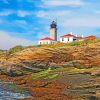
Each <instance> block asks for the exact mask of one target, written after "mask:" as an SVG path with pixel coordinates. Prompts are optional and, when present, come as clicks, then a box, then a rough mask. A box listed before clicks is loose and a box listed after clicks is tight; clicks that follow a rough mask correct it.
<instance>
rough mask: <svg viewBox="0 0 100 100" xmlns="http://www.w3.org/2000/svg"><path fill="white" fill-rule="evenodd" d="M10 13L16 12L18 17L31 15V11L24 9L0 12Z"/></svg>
mask: <svg viewBox="0 0 100 100" xmlns="http://www.w3.org/2000/svg"><path fill="white" fill-rule="evenodd" d="M11 14H16V15H17V16H19V17H26V16H28V15H31V14H32V12H31V11H25V10H18V11H15V10H3V11H1V12H0V16H9V15H11Z"/></svg>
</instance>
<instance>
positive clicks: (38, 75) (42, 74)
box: [32, 68, 52, 79]
mask: <svg viewBox="0 0 100 100" xmlns="http://www.w3.org/2000/svg"><path fill="white" fill-rule="evenodd" d="M51 71H52V70H51V68H48V69H47V70H44V71H41V72H38V73H35V74H32V79H38V78H41V77H45V76H46V75H48V74H49V73H50V72H51Z"/></svg>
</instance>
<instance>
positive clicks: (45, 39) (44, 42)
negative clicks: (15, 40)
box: [38, 37, 56, 45]
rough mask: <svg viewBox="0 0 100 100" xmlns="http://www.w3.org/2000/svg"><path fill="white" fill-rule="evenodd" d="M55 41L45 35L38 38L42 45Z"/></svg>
mask: <svg viewBox="0 0 100 100" xmlns="http://www.w3.org/2000/svg"><path fill="white" fill-rule="evenodd" d="M55 42H56V41H55V40H54V39H52V38H50V37H45V38H43V39H40V40H39V42H38V44H39V45H43V44H54V43H55Z"/></svg>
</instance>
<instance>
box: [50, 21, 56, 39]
mask: <svg viewBox="0 0 100 100" xmlns="http://www.w3.org/2000/svg"><path fill="white" fill-rule="evenodd" d="M50 38H52V39H54V40H55V41H57V24H56V22H55V21H52V23H51V25H50Z"/></svg>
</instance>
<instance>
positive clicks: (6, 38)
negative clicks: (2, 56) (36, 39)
mask: <svg viewBox="0 0 100 100" xmlns="http://www.w3.org/2000/svg"><path fill="white" fill-rule="evenodd" d="M32 44H33V42H32V41H31V40H27V39H24V38H19V37H14V36H11V35H9V32H6V31H0V49H9V48H11V47H14V46H16V45H23V46H27V45H32Z"/></svg>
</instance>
